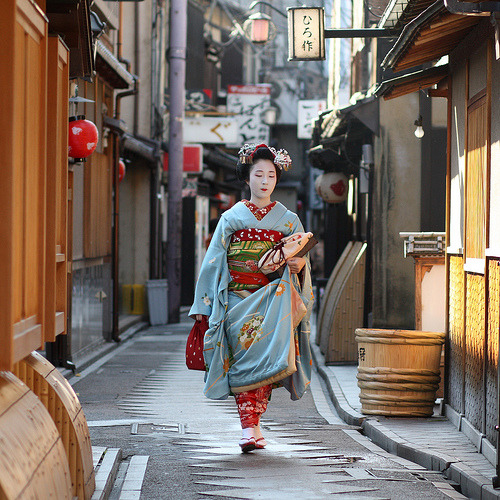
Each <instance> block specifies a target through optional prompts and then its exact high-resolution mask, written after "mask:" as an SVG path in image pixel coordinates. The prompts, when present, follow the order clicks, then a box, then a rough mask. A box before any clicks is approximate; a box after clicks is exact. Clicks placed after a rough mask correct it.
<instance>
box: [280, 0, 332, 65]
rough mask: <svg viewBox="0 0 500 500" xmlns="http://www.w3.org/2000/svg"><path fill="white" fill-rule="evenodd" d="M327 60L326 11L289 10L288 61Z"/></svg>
mask: <svg viewBox="0 0 500 500" xmlns="http://www.w3.org/2000/svg"><path fill="white" fill-rule="evenodd" d="M323 59H325V10H324V9H323V8H322V7H290V8H289V9H288V60H289V61H311V60H316V61H318V60H319V61H321V60H323Z"/></svg>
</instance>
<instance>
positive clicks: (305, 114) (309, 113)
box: [297, 99, 326, 139]
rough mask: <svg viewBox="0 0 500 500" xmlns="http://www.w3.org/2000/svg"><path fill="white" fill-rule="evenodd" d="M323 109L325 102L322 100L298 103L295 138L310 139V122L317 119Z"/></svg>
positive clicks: (308, 100)
mask: <svg viewBox="0 0 500 500" xmlns="http://www.w3.org/2000/svg"><path fill="white" fill-rule="evenodd" d="M325 109H326V101H325V100H324V99H307V100H303V101H299V112H298V120H297V137H298V138H299V139H310V138H311V137H312V120H314V119H316V118H318V116H319V114H320V113H321V112H322V111H324V110H325Z"/></svg>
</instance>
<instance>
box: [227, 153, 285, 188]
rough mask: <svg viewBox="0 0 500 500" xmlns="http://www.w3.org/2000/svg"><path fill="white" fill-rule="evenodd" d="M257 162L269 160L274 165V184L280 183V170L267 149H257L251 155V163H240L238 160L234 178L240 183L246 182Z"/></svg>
mask: <svg viewBox="0 0 500 500" xmlns="http://www.w3.org/2000/svg"><path fill="white" fill-rule="evenodd" d="M257 160H271V161H272V162H273V165H274V169H275V170H276V184H277V183H278V182H279V181H280V177H281V168H279V167H278V166H277V165H276V163H274V154H273V153H272V152H271V151H270V150H269V149H267V148H259V149H257V150H256V151H255V152H254V154H253V162H252V163H241V161H240V160H238V163H237V164H236V177H238V179H239V180H240V181H242V182H246V181H248V180H250V170H251V169H252V167H253V166H254V165H255V162H256V161H257Z"/></svg>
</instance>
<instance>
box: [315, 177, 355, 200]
mask: <svg viewBox="0 0 500 500" xmlns="http://www.w3.org/2000/svg"><path fill="white" fill-rule="evenodd" d="M314 187H315V188H316V192H317V193H318V195H319V196H320V197H321V198H322V199H323V200H325V201H326V202H327V203H342V202H343V201H345V200H346V198H347V193H348V191H349V181H348V180H347V177H346V176H345V175H344V174H341V173H340V172H328V173H326V174H322V175H320V176H319V177H318V178H317V179H316V181H315V183H314Z"/></svg>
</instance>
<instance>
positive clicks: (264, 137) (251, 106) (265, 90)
mask: <svg viewBox="0 0 500 500" xmlns="http://www.w3.org/2000/svg"><path fill="white" fill-rule="evenodd" d="M270 105H271V85H269V84H259V85H229V87H228V90H227V110H228V111H229V112H230V113H235V115H234V118H236V120H237V123H238V130H239V132H238V134H239V135H238V141H237V143H236V144H235V146H239V145H241V144H244V143H252V142H253V143H256V144H260V143H263V142H264V143H267V142H268V141H269V126H268V125H266V124H265V123H264V122H263V121H262V116H263V113H264V111H265V110H266V109H267V108H269V106H270Z"/></svg>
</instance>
